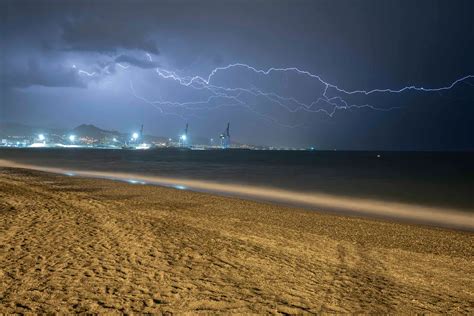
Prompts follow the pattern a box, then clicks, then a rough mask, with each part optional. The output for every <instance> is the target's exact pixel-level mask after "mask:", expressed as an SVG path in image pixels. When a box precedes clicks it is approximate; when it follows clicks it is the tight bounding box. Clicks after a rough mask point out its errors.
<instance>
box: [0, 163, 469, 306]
mask: <svg viewBox="0 0 474 316" xmlns="http://www.w3.org/2000/svg"><path fill="white" fill-rule="evenodd" d="M322 211H324V210H322ZM0 219H1V220H0V232H1V233H0V312H2V313H23V312H34V313H44V312H62V313H72V312H93V313H94V312H98V313H105V312H125V313H138V312H145V313H148V312H149V313H167V312H171V313H185V312H188V313H196V312H203V313H288V314H306V313H324V312H329V313H334V312H336V313H346V312H353V313H359V312H362V313H386V312H394V313H427V312H432V313H465V314H473V313H474V278H473V275H474V260H473V259H474V235H473V233H470V232H462V231H455V230H448V229H439V228H434V227H428V226H421V225H409V224H401V223H396V222H390V221H383V220H372V219H364V218H357V217H345V216H336V215H329V214H324V213H319V212H314V211H308V210H303V209H297V208H290V207H283V206H281V207H280V206H275V205H272V204H266V203H259V202H252V201H246V200H243V199H238V198H227V197H220V196H215V195H211V194H205V193H196V192H189V191H182V190H177V189H171V188H165V187H158V186H152V185H141V184H127V183H122V182H117V181H111V180H101V179H87V178H81V177H68V176H65V175H59V174H52V173H45V172H40V171H32V170H26V169H15V168H0Z"/></svg>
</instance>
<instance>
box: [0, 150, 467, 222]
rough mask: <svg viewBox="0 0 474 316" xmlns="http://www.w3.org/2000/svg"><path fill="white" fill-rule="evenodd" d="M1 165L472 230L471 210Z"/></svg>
mask: <svg viewBox="0 0 474 316" xmlns="http://www.w3.org/2000/svg"><path fill="white" fill-rule="evenodd" d="M0 167H11V168H24V169H32V170H38V171H45V172H52V173H60V174H65V175H70V176H72V175H74V176H81V177H90V178H105V179H112V180H120V181H126V182H129V183H132V184H137V183H138V184H154V185H161V186H168V187H174V188H177V189H180V190H183V189H188V190H195V191H206V192H211V193H219V194H224V195H231V196H241V197H246V198H250V199H258V200H265V201H274V202H280V203H288V204H295V205H302V206H307V207H311V208H314V209H319V210H324V209H331V210H334V209H336V210H341V213H343V214H345V215H347V214H353V215H365V216H372V217H382V218H393V219H400V220H404V221H409V222H413V223H421V224H429V225H435V226H439V227H447V228H456V229H463V230H469V231H474V213H468V212H462V211H459V210H457V209H450V208H444V207H443V208H438V207H428V206H422V205H416V204H407V203H399V202H387V201H382V200H375V199H362V198H353V197H345V196H337V195H330V194H323V193H301V192H296V191H288V190H281V189H274V188H265V187H257V186H243V185H234V184H227V183H218V182H211V181H202V180H187V179H179V178H169V177H159V176H146V175H140V174H131V173H122V172H108V171H83V170H72V169H63V168H53V167H42V166H35V165H27V164H21V163H16V162H14V161H8V160H1V159H0Z"/></svg>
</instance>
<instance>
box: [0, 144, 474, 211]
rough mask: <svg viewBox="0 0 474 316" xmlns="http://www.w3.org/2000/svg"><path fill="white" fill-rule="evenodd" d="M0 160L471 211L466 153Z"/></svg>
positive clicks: (470, 157)
mask: <svg viewBox="0 0 474 316" xmlns="http://www.w3.org/2000/svg"><path fill="white" fill-rule="evenodd" d="M0 159H4V160H11V161H15V162H19V163H26V164H34V165H37V166H43V167H56V168H65V169H72V170H93V171H113V172H127V173H134V174H143V175H147V176H150V175H152V176H162V177H173V178H182V179H193V180H208V181H209V180H210V181H214V182H220V183H230V184H240V185H243V186H246V185H252V186H262V187H271V188H278V189H285V190H291V191H298V192H304V193H311V192H315V193H325V194H333V195H340V196H347V197H357V198H371V199H372V198H373V199H377V200H383V201H393V202H403V203H414V204H418V205H425V206H436V207H441V208H442V207H446V208H455V209H459V210H461V211H474V152H349V151H347V152H344V151H250V150H207V151H199V150H171V149H170V150H109V149H82V148H74V149H73V148H67V149H50V148H41V149H40V148H37V149H33V148H31V149H13V148H3V149H0Z"/></svg>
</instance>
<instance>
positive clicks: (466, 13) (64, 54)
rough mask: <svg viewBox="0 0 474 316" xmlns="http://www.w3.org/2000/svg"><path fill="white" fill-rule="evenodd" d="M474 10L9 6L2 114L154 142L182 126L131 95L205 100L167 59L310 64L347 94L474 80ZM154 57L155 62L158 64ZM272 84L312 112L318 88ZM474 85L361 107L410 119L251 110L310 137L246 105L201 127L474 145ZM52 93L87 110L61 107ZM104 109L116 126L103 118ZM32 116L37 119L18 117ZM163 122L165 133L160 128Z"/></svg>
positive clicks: (51, 0)
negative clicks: (97, 127) (133, 129)
mask: <svg viewBox="0 0 474 316" xmlns="http://www.w3.org/2000/svg"><path fill="white" fill-rule="evenodd" d="M473 10H474V2H473V1H472V0H457V1H454V2H450V1H443V0H417V1H411V0H399V1H389V0H387V1H380V0H274V1H265V0H261V1H258V0H257V1H255V0H230V1H217V0H200V1H191V0H182V1H171V0H116V1H112V0H100V1H92V0H69V1H68V0H61V1H60V0H0V30H1V31H0V41H1V43H0V44H1V47H0V57H1V65H0V80H1V86H0V93H1V94H2V97H3V99H2V100H0V101H1V104H0V106H2V107H3V109H2V110H4V113H5V114H4V115H5V116H7V118H8V119H12V120H14V119H18V120H20V119H21V120H23V119H25V120H27V121H28V120H29V121H31V122H33V123H39V124H40V122H38V117H37V116H35V115H34V114H31V113H34V111H30V110H31V109H39V110H38V111H39V112H40V113H44V115H45V118H47V117H50V116H51V115H54V114H56V115H58V116H60V115H63V116H65V117H68V118H70V119H69V120H76V121H75V122H74V123H77V124H80V123H83V121H84V120H89V119H90V118H91V117H94V119H95V120H96V121H97V122H98V124H101V123H103V122H107V120H109V122H110V124H111V126H110V127H111V128H117V129H122V128H128V125H127V124H131V123H130V121H131V120H134V121H141V120H143V121H144V123H145V125H146V126H150V128H151V129H153V130H152V131H150V132H153V133H156V134H162V135H166V134H169V133H174V132H176V130H178V128H182V127H181V125H182V121H180V120H179V118H176V119H175V118H170V116H166V117H165V116H163V115H162V113H161V112H159V111H157V110H156V108H154V107H152V106H150V105H149V104H146V103H143V102H142V101H141V100H140V99H137V98H136V97H134V96H133V95H131V93H130V83H131V81H133V85H134V87H135V89H136V92H137V94H139V95H140V96H143V97H144V98H147V99H149V100H170V101H174V100H178V101H183V102H184V101H193V100H196V99H205V98H206V97H207V96H205V95H201V94H200V95H197V93H200V92H202V91H196V90H193V89H186V88H183V87H180V86H179V84H177V82H176V81H174V80H163V79H160V78H159V76H156V73H154V72H153V71H152V70H151V69H153V68H155V67H157V66H158V63H157V61H159V64H160V65H159V66H160V67H163V68H164V69H167V70H170V71H175V72H176V73H178V74H180V75H181V74H182V75H186V76H194V75H200V76H206V75H208V74H209V73H210V71H212V69H213V68H215V67H218V66H225V65H227V64H231V63H238V62H241V63H247V64H249V65H252V66H254V67H256V68H260V69H266V68H268V67H298V68H300V69H304V70H308V71H310V72H312V73H314V74H317V75H321V76H322V78H324V79H325V80H327V81H328V82H330V83H334V84H337V85H338V86H340V87H341V88H344V89H346V90H358V89H373V88H394V89H398V88H401V87H403V86H405V85H418V86H425V87H440V86H444V85H447V84H449V83H450V82H452V81H453V80H455V79H457V78H460V77H462V76H464V75H467V74H471V73H474V59H473V58H472V56H473V55H474V45H473V43H474V32H472V31H471V30H472V29H473V19H472V12H473ZM145 53H150V54H152V55H154V56H153V61H150V60H149V58H147V56H146V54H145ZM158 53H160V54H159V58H158V57H155V56H156V55H157V54H158ZM30 60H31V61H30ZM117 63H123V65H125V64H127V65H130V66H133V67H120V66H119V65H118V64H117ZM73 65H76V66H77V67H76V68H74V67H73ZM87 74H94V75H91V76H89V75H87ZM250 79H252V80H260V79H259V78H254V76H252V75H251V74H250V73H248V72H245V71H240V70H237V69H234V70H232V71H226V72H224V71H222V72H219V74H218V75H216V76H215V77H214V78H213V80H216V84H217V83H218V84H222V85H225V84H226V85H229V86H232V87H234V86H239V85H245V86H249V85H250V83H252V82H250ZM261 79H262V80H261V82H260V81H256V85H257V86H258V88H261V89H264V90H266V91H270V92H280V93H281V94H282V95H283V96H285V97H292V96H301V97H302V98H304V101H308V100H309V99H310V98H312V96H313V94H312V93H313V92H314V90H317V91H319V90H318V89H319V88H320V85H318V83H317V82H315V81H314V80H307V81H304V80H306V79H307V78H306V79H305V78H304V77H302V76H293V75H291V74H290V73H288V74H285V76H279V75H273V76H272V77H271V78H267V77H265V78H261ZM469 84H472V82H466V84H464V85H459V86H457V87H456V89H454V90H453V91H451V92H448V91H445V92H441V93H439V94H429V93H424V94H417V93H407V94H403V95H402V94H401V95H398V94H396V95H395V94H394V95H391V96H387V95H385V94H384V95H377V96H373V97H377V99H373V98H372V99H368V98H366V97H365V96H360V98H359V99H357V100H355V101H354V102H357V103H360V104H365V103H371V102H372V101H373V105H375V106H380V107H392V106H394V107H401V108H402V109H401V110H397V111H391V112H372V111H369V110H367V109H365V110H354V111H343V110H341V111H338V112H337V113H336V115H335V116H334V117H331V118H329V117H326V116H324V115H323V114H320V113H307V112H304V111H298V112H294V113H293V112H292V113H289V112H288V111H285V109H284V108H283V107H280V106H278V105H275V104H264V103H263V102H262V100H249V102H251V105H252V109H255V112H256V113H260V112H263V113H266V114H269V115H271V116H272V117H277V118H278V119H279V120H280V121H284V122H287V123H289V124H290V125H293V123H295V125H296V123H299V122H301V121H303V122H304V123H305V129H299V128H295V129H287V128H280V127H279V126H277V125H275V124H272V123H268V122H267V121H264V120H262V119H261V116H258V115H257V114H256V113H253V112H251V111H247V112H245V108H242V107H237V106H236V107H224V106H221V105H222V104H220V103H221V102H223V101H222V100H220V99H219V100H215V104H212V106H214V105H215V106H216V109H215V110H214V109H213V110H209V111H207V112H203V113H200V114H203V115H202V117H205V119H202V120H201V121H199V120H196V121H192V123H191V124H192V126H195V124H196V125H197V124H201V131H200V133H202V135H212V134H211V133H214V132H215V131H216V129H217V127H216V126H217V125H218V126H219V127H218V129H219V131H221V129H222V128H223V127H220V125H221V122H227V121H229V120H230V121H232V126H234V128H235V132H234V133H235V134H234V135H236V138H240V139H241V140H242V142H254V143H266V144H275V145H282V144H291V145H304V146H306V145H311V146H312V145H319V147H323V148H365V149H366V148H389V147H390V148H401V147H403V148H418V149H419V148H441V149H443V148H474V140H473V136H470V135H474V132H473V131H472V126H473V124H472V117H474V116H473V115H474V113H473V111H474V107H472V104H473V98H474V97H473V93H474V90H473V88H472V87H471V86H470V85H469ZM38 85H39V86H46V87H52V88H51V89H48V91H47V93H45V94H41V93H38V91H37V90H35V89H31V90H29V91H26V90H28V89H11V88H12V87H23V88H27V87H31V86H38ZM85 86H87V87H88V89H84V90H80V89H61V88H56V87H85ZM46 94H47V95H50V96H51V97H53V96H54V98H57V99H61V100H63V103H64V104H74V103H75V104H76V105H77V106H76V107H74V108H72V107H69V108H68V107H64V110H63V109H62V108H61V109H55V110H53V109H52V108H50V107H51V103H52V102H50V100H48V99H47V98H46ZM99 95H100V96H101V97H102V99H98V96H99ZM27 96H28V97H30V99H29V100H30V101H29V102H27V101H25V100H24V99H23V98H26V97H27ZM81 98H84V99H81ZM85 100H86V101H85ZM308 102H309V101H308ZM371 104H372V103H371ZM104 105H107V106H110V108H111V109H112V108H113V111H111V112H113V115H104V113H102V112H94V111H98V110H100V109H102V106H104ZM132 105H133V106H132ZM224 105H225V104H224ZM22 106H23V109H27V110H25V111H24V112H20V110H18V109H19V108H21V107H22ZM135 106H136V107H135ZM322 106H323V105H322ZM137 108H139V109H140V111H137ZM63 111H64V112H63ZM74 111H76V112H74ZM71 113H73V114H72V115H71ZM94 113H95V114H94ZM81 115H82V116H81ZM133 115H135V116H134V118H133V119H131V116H133ZM160 119H161V123H163V124H156V122H155V120H160ZM147 120H148V121H147ZM69 122H70V121H67V122H66V121H64V122H63V121H61V123H64V124H69ZM120 122H122V123H120ZM71 124H72V123H71ZM173 129H174V131H171V130H173ZM197 129H198V128H197V127H196V130H197ZM387 144H388V145H387Z"/></svg>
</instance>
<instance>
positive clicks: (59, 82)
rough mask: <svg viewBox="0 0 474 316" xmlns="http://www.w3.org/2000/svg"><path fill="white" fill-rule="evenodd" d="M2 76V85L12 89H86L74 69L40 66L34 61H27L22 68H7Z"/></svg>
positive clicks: (61, 66) (59, 66) (58, 66)
mask: <svg viewBox="0 0 474 316" xmlns="http://www.w3.org/2000/svg"><path fill="white" fill-rule="evenodd" d="M4 76H5V78H4V83H3V85H5V86H6V87H13V88H28V87H31V86H44V87H80V88H84V87H86V84H85V82H84V81H83V80H82V78H81V77H80V76H79V74H78V72H77V70H76V69H73V68H71V67H65V66H63V65H53V66H49V65H48V66H42V65H41V64H40V63H39V62H38V61H37V60H34V59H30V60H28V62H27V64H26V65H25V66H23V67H18V66H15V67H13V68H8V69H7V71H6V72H5V75H4Z"/></svg>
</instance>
